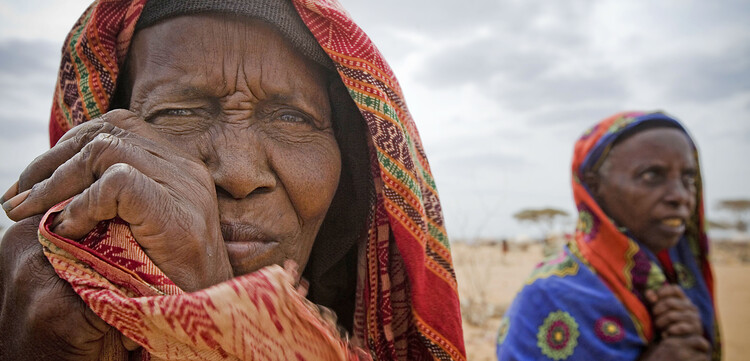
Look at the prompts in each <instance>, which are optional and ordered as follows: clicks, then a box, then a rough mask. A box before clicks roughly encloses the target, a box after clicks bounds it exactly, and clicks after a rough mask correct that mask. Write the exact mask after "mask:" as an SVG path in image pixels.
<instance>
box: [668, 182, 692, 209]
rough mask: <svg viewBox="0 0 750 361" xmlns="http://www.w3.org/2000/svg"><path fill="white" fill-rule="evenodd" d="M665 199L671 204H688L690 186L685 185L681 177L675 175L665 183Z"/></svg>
mask: <svg viewBox="0 0 750 361" xmlns="http://www.w3.org/2000/svg"><path fill="white" fill-rule="evenodd" d="M667 187H668V188H667V194H666V197H665V200H666V201H667V202H668V203H670V204H672V205H673V206H681V205H686V206H687V205H689V204H690V200H691V197H693V196H694V195H693V194H692V192H691V190H690V187H689V186H687V185H685V184H684V182H683V179H682V177H677V178H676V179H673V180H671V181H670V182H669V184H668V185H667Z"/></svg>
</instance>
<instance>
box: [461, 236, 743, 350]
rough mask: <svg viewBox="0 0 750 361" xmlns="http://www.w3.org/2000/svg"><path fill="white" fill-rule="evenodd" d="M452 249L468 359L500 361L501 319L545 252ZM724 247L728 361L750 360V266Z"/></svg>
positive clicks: (718, 266)
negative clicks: (749, 329) (497, 342)
mask: <svg viewBox="0 0 750 361" xmlns="http://www.w3.org/2000/svg"><path fill="white" fill-rule="evenodd" d="M452 248H453V256H454V263H455V267H456V277H458V282H459V283H458V285H459V292H460V294H461V303H462V309H463V316H464V322H463V324H464V338H465V340H466V350H467V353H468V358H469V360H471V361H485V360H487V361H489V360H494V359H495V358H494V357H495V356H494V352H495V336H496V332H497V327H498V325H499V323H500V317H501V316H502V314H503V312H504V311H505V308H507V307H508V306H509V305H510V302H511V301H512V299H513V296H514V295H515V293H516V292H517V291H518V290H519V289H520V288H521V284H522V283H523V281H524V280H525V278H526V276H527V275H528V274H529V272H531V269H532V268H533V266H534V265H535V264H536V263H538V262H539V261H540V260H541V259H542V252H541V248H540V247H539V246H530V247H529V248H528V249H526V250H521V249H517V248H514V247H511V250H510V252H509V253H508V256H507V257H506V259H503V255H502V252H501V248H500V247H499V246H497V245H480V246H472V245H467V244H461V243H456V244H454V245H453V246H452ZM718 248H720V247H715V248H714V249H715V251H714V260H715V261H714V271H715V273H716V280H717V281H716V282H717V295H718V296H717V297H718V299H719V306H718V308H719V314H720V315H719V317H720V318H721V329H722V336H723V345H724V360H725V361H740V360H748V359H750V356H748V355H750V336H748V334H746V333H745V331H746V329H747V327H748V325H750V263H748V262H745V263H742V262H741V261H740V260H739V259H738V258H739V257H737V256H736V255H737V252H735V251H736V250H734V249H733V250H722V249H718ZM745 251H747V250H745ZM746 254H747V253H746Z"/></svg>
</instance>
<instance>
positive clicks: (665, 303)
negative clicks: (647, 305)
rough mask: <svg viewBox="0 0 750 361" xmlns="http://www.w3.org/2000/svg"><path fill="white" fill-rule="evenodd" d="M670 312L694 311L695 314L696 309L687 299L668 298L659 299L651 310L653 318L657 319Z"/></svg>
mask: <svg viewBox="0 0 750 361" xmlns="http://www.w3.org/2000/svg"><path fill="white" fill-rule="evenodd" d="M672 310H679V311H695V312H697V311H698V309H697V308H696V307H695V305H693V303H692V302H691V301H690V299H688V298H676V297H669V298H664V299H659V301H657V302H656V304H654V307H653V308H652V309H651V312H653V314H654V316H655V317H658V316H659V315H661V314H663V313H665V312H669V311H672Z"/></svg>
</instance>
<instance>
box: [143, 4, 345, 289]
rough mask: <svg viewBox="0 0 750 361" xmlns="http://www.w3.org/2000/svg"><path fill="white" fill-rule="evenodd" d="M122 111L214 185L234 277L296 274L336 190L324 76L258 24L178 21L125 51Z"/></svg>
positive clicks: (150, 31) (335, 153) (337, 162)
mask: <svg viewBox="0 0 750 361" xmlns="http://www.w3.org/2000/svg"><path fill="white" fill-rule="evenodd" d="M129 61H130V73H129V77H130V79H131V81H132V92H131V95H130V108H131V110H132V111H133V112H135V113H136V114H138V115H139V116H141V117H143V119H144V120H145V121H146V122H148V123H150V124H151V125H152V126H153V127H154V128H155V129H157V130H158V131H160V133H162V134H163V135H164V136H165V139H168V141H169V142H170V143H171V144H173V145H174V146H175V147H176V148H178V149H179V150H181V151H183V152H185V153H187V154H189V155H191V156H192V157H194V158H195V159H199V160H201V161H203V162H204V163H205V164H206V166H207V168H208V170H209V172H210V173H211V175H212V177H213V179H214V183H215V185H216V193H217V198H218V207H219V215H220V222H221V228H222V234H223V236H224V241H225V244H226V248H227V252H228V254H229V260H230V262H231V264H232V268H233V269H234V273H235V275H240V274H245V273H248V272H252V271H254V270H257V269H259V268H261V267H263V266H266V265H270V264H274V263H276V264H280V263H282V262H283V261H284V260H287V259H291V260H294V261H296V262H297V263H298V264H299V265H300V267H301V268H304V266H305V264H306V263H307V259H308V257H309V254H310V250H311V249H312V245H313V242H314V241H315V237H316V235H317V233H318V229H319V228H320V225H321V223H322V221H323V219H324V217H325V214H326V212H327V210H328V207H329V205H330V204H331V200H332V198H333V195H334V193H335V191H336V188H337V186H338V180H339V173H340V170H341V157H340V154H339V148H338V145H337V143H336V140H335V138H334V133H333V128H332V116H331V107H330V102H329V98H328V85H327V84H328V82H327V79H326V73H325V71H324V70H323V69H322V68H321V67H320V66H318V65H316V64H315V63H313V62H312V61H310V60H308V59H307V58H305V57H304V56H302V55H301V54H299V53H298V52H297V51H295V49H294V48H293V47H292V46H291V45H290V44H289V43H288V42H287V41H285V40H284V38H282V37H281V35H279V33H278V32H277V31H276V30H275V29H274V28H272V27H271V26H270V25H268V24H266V23H264V22H261V21H249V20H242V19H231V18H230V19H227V18H226V17H224V18H222V17H213V16H183V17H177V18H173V19H169V20H166V21H163V22H161V23H158V24H157V25H154V26H151V27H149V28H146V29H144V30H142V31H140V32H139V33H138V34H137V35H136V37H135V39H134V41H133V43H132V46H131V52H130V59H129Z"/></svg>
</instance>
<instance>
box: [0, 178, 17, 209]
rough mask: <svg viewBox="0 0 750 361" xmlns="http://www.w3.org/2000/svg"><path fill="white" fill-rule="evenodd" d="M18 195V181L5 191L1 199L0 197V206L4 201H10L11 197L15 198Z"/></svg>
mask: <svg viewBox="0 0 750 361" xmlns="http://www.w3.org/2000/svg"><path fill="white" fill-rule="evenodd" d="M17 193H18V181H16V182H15V183H13V185H12V186H10V188H8V190H7V191H5V194H3V196H2V197H0V204H3V203H5V200H6V199H11V198H12V197H13V196H15V195H16V194H17Z"/></svg>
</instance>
